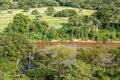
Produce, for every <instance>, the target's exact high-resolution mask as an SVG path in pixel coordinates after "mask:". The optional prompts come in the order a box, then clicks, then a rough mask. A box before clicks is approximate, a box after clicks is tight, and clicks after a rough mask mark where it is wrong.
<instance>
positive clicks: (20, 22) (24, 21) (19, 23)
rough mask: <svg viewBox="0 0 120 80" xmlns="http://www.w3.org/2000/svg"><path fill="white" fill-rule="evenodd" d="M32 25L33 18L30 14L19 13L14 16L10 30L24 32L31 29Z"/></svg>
mask: <svg viewBox="0 0 120 80" xmlns="http://www.w3.org/2000/svg"><path fill="white" fill-rule="evenodd" d="M30 25H31V20H30V19H29V18H28V16H26V15H24V14H22V13H18V14H16V15H15V16H14V18H13V22H11V23H9V25H8V26H9V28H8V32H19V33H23V34H24V33H27V32H28V31H29V27H30Z"/></svg>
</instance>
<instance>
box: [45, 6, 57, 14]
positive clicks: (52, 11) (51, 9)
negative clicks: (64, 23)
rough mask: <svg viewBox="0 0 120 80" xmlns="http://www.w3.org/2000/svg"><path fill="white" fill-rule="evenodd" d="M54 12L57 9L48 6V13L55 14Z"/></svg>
mask: <svg viewBox="0 0 120 80" xmlns="http://www.w3.org/2000/svg"><path fill="white" fill-rule="evenodd" d="M54 12H55V10H54V8H53V7H48V8H47V11H46V13H47V15H50V16H52V15H53V14H54Z"/></svg>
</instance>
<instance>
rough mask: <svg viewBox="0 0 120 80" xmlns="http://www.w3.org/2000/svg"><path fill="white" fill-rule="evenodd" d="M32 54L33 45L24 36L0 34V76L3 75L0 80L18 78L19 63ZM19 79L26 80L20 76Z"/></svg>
mask: <svg viewBox="0 0 120 80" xmlns="http://www.w3.org/2000/svg"><path fill="white" fill-rule="evenodd" d="M33 52H34V48H33V45H32V43H30V42H29V41H28V38H27V37H26V36H24V35H22V34H20V33H3V34H0V74H1V75H4V76H0V78H2V79H3V80H10V79H11V80H13V79H15V78H16V77H17V76H19V75H20V74H19V73H17V72H18V71H19V70H20V66H21V65H20V63H21V62H22V61H23V60H24V59H26V58H29V55H32V53H33ZM18 78H19V77H17V79H18ZM21 79H23V80H26V79H25V77H24V76H22V75H21Z"/></svg>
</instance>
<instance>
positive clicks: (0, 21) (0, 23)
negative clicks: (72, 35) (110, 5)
mask: <svg viewBox="0 0 120 80" xmlns="http://www.w3.org/2000/svg"><path fill="white" fill-rule="evenodd" d="M34 9H36V10H38V11H39V12H40V15H42V18H41V20H44V21H47V23H48V24H49V26H53V27H55V28H60V27H62V25H61V23H67V19H68V18H63V17H52V16H48V15H46V14H45V11H46V10H47V7H43V8H31V9H30V10H29V11H28V12H23V10H22V9H12V10H2V11H1V12H0V31H3V30H4V28H5V27H7V25H8V23H10V22H12V20H13V17H14V15H15V14H17V13H23V14H25V15H27V16H29V18H30V19H34V18H35V15H32V14H31V12H32V11H33V10H34ZM54 9H55V11H60V10H63V9H74V10H76V11H77V13H78V15H91V14H92V13H93V12H95V11H94V10H85V9H82V11H81V12H80V11H79V9H78V8H72V7H54ZM8 11H12V13H8Z"/></svg>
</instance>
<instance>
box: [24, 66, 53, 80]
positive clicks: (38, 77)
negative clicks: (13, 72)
mask: <svg viewBox="0 0 120 80" xmlns="http://www.w3.org/2000/svg"><path fill="white" fill-rule="evenodd" d="M25 74H26V75H27V76H28V77H30V79H32V80H54V73H53V72H52V71H51V70H49V69H48V68H47V67H46V66H44V65H40V66H39V67H38V68H34V69H29V70H28V71H27V72H25Z"/></svg>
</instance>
